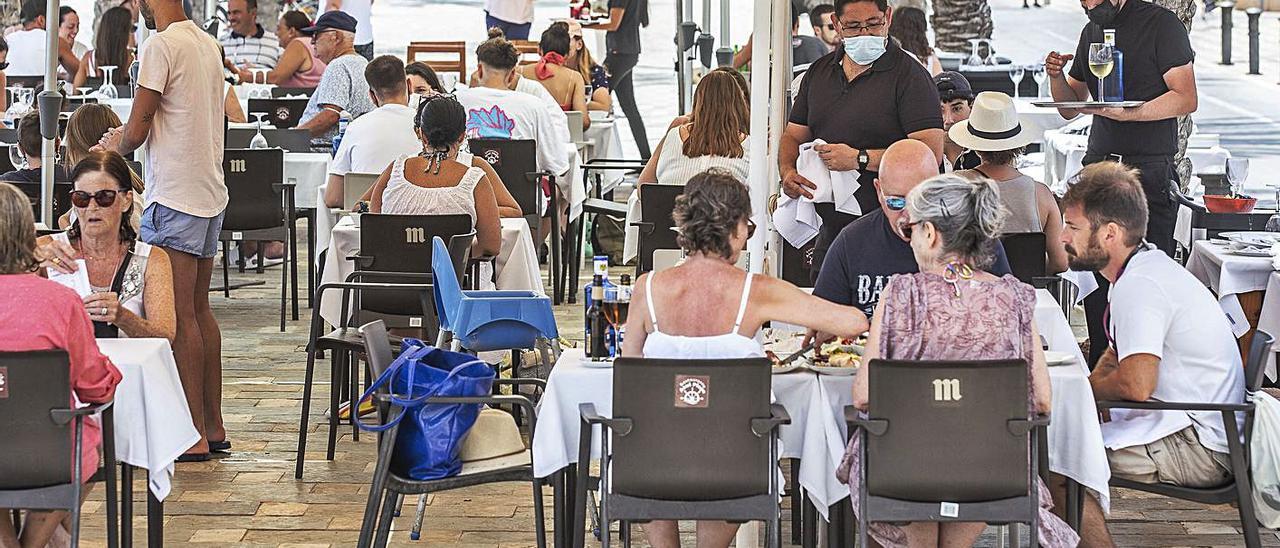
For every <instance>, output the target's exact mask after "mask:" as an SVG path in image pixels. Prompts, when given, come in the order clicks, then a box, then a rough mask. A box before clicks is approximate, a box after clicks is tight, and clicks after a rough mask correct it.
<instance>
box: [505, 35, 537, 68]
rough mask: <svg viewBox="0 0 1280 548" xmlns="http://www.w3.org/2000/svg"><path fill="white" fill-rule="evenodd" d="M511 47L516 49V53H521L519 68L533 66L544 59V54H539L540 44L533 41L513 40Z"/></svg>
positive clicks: (518, 62)
mask: <svg viewBox="0 0 1280 548" xmlns="http://www.w3.org/2000/svg"><path fill="white" fill-rule="evenodd" d="M511 45H513V46H515V47H516V51H517V52H519V53H520V57H519V59H520V60H519V61H517V62H516V64H517V66H524V65H532V64H534V63H537V62H538V59H541V58H542V54H540V53H538V43H537V42H534V41H532V40H512V41H511Z"/></svg>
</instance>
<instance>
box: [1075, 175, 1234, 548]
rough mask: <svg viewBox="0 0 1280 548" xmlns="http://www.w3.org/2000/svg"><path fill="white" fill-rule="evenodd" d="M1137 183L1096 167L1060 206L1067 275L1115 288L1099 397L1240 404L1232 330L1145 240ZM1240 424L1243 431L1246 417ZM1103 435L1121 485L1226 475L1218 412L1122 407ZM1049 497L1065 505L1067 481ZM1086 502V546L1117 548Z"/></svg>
mask: <svg viewBox="0 0 1280 548" xmlns="http://www.w3.org/2000/svg"><path fill="white" fill-rule="evenodd" d="M1138 176H1139V173H1138V171H1137V170H1136V169H1132V168H1129V167H1126V166H1124V165H1121V164H1119V163H1116V162H1102V163H1098V164H1094V165H1091V166H1089V167H1086V168H1085V169H1084V170H1083V171H1082V172H1081V173H1080V179H1079V182H1077V183H1076V184H1075V185H1073V186H1072V187H1071V188H1070V190H1068V191H1067V194H1066V196H1064V197H1063V198H1062V205H1063V218H1064V220H1065V224H1066V226H1065V228H1064V229H1063V232H1062V242H1063V243H1064V244H1065V245H1066V250H1067V256H1068V260H1069V264H1070V266H1071V268H1072V269H1075V270H1081V271H1090V270H1091V271H1094V272H1097V273H1099V274H1101V275H1102V277H1104V278H1106V280H1107V281H1108V282H1110V283H1111V289H1110V292H1109V293H1108V294H1107V295H1106V297H1107V300H1108V304H1107V309H1106V311H1105V312H1104V314H1103V317H1104V318H1105V319H1104V320H1103V324H1104V325H1103V327H1104V329H1105V332H1106V337H1107V340H1108V341H1109V343H1110V344H1109V345H1108V346H1107V348H1106V351H1105V352H1104V353H1103V355H1102V358H1101V359H1100V360H1099V361H1098V365H1097V367H1096V368H1095V369H1094V370H1093V373H1092V374H1090V375H1089V384H1091V385H1092V387H1093V394H1094V397H1096V398H1097V399H1098V400H1123V401H1147V400H1158V401H1166V402H1191V403H1212V404H1238V403H1242V402H1243V401H1244V373H1243V367H1242V366H1241V364H1240V353H1239V350H1238V349H1237V348H1236V341H1235V337H1234V336H1233V335H1232V332H1231V326H1230V325H1229V324H1228V322H1227V319H1226V316H1225V315H1224V314H1223V313H1222V309H1221V307H1219V306H1218V302H1217V300H1216V299H1215V298H1214V297H1213V295H1212V294H1210V293H1209V290H1208V289H1206V288H1205V286H1204V284H1201V283H1200V282H1199V281H1198V280H1196V279H1195V277H1193V276H1192V275H1191V274H1190V273H1189V272H1187V271H1186V269H1184V268H1182V267H1181V266H1180V265H1178V263H1176V262H1174V261H1173V259H1170V258H1169V256H1168V255H1165V254H1164V253H1161V252H1160V251H1159V250H1158V249H1157V248H1156V247H1155V246H1153V245H1151V244H1149V243H1147V242H1146V240H1145V239H1144V236H1145V235H1146V229H1147V203H1148V200H1147V197H1146V196H1145V194H1144V193H1143V190H1142V185H1141V183H1140V182H1139V179H1138ZM1237 420H1238V421H1240V422H1239V423H1238V425H1239V426H1241V427H1243V425H1242V422H1243V415H1238V416H1237ZM1241 431H1243V430H1241ZM1102 439H1103V443H1104V444H1105V445H1106V448H1107V460H1108V461H1110V464H1111V474H1112V475H1113V476H1116V477H1121V478H1125V479H1129V480H1133V481H1140V482H1145V483H1157V482H1159V483H1170V484H1174V485H1181V486H1184V487H1214V486H1218V485H1222V484H1224V483H1226V482H1227V481H1229V480H1230V478H1231V466H1230V460H1229V459H1228V457H1227V454H1226V453H1227V450H1228V449H1227V437H1226V429H1225V427H1224V425H1223V422H1222V415H1221V414H1220V413H1219V412H1217V411H1147V410H1134V411H1130V410H1119V409H1117V410H1113V411H1111V413H1110V417H1109V420H1107V418H1106V417H1104V422H1103V424H1102ZM1051 490H1052V491H1053V492H1054V501H1055V503H1057V504H1061V501H1063V500H1065V498H1064V497H1063V493H1062V490H1061V485H1054V486H1051ZM1090 502H1091V503H1090V504H1086V505H1085V514H1084V521H1083V526H1082V530H1081V532H1080V535H1081V540H1082V545H1086V546H1099V545H1103V546H1106V545H1110V536H1109V535H1108V533H1107V530H1106V524H1105V522H1104V521H1103V516H1102V512H1101V509H1100V508H1098V507H1097V504H1096V502H1093V501H1092V499H1091V500H1090Z"/></svg>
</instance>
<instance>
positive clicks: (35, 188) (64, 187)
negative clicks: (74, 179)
mask: <svg viewBox="0 0 1280 548" xmlns="http://www.w3.org/2000/svg"><path fill="white" fill-rule="evenodd" d="M10 184H12V185H14V186H16V187H18V189H19V190H21V191H22V193H23V194H26V195H27V198H29V199H30V200H31V211H32V213H33V214H34V215H35V216H36V221H39V220H40V183H14V182H11V183H10ZM74 188H75V185H74V184H73V183H68V182H59V181H55V182H54V183H53V218H54V220H57V218H58V217H61V216H62V215H63V214H65V213H66V212H67V211H70V210H71V191H72V190H73V189H74Z"/></svg>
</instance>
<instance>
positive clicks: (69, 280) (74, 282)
mask: <svg viewBox="0 0 1280 548" xmlns="http://www.w3.org/2000/svg"><path fill="white" fill-rule="evenodd" d="M46 270H48V272H49V280H50V281H53V282H57V283H60V284H62V285H65V286H67V287H70V288H71V289H74V290H75V291H76V294H77V295H80V298H81V299H83V298H85V297H88V296H89V295H91V294H92V293H93V288H92V287H91V286H90V285H89V267H88V265H86V264H84V259H76V271H75V272H72V273H70V274H64V273H62V272H59V271H57V270H54V269H52V268H48V269H46Z"/></svg>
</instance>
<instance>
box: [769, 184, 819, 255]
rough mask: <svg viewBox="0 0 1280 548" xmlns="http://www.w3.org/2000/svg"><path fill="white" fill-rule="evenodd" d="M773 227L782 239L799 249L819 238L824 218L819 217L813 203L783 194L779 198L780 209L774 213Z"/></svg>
mask: <svg viewBox="0 0 1280 548" xmlns="http://www.w3.org/2000/svg"><path fill="white" fill-rule="evenodd" d="M773 226H774V228H776V229H778V234H780V235H782V239H784V240H786V241H787V243H789V244H791V246H792V247H795V248H796V249H799V248H800V247H801V246H803V245H804V244H807V243H809V241H810V240H812V239H814V238H815V237H817V236H818V229H820V228H822V218H821V217H819V216H818V211H817V210H816V209H814V207H813V202H812V201H809V200H807V199H804V198H800V199H796V198H791V197H789V196H787V195H786V194H783V195H782V196H781V197H779V198H778V209H776V210H774V212H773Z"/></svg>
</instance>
